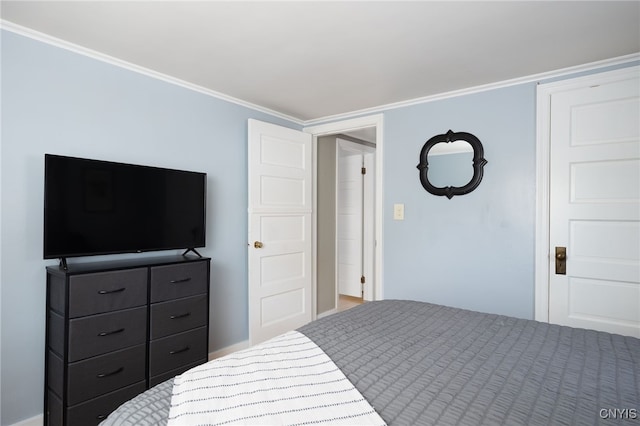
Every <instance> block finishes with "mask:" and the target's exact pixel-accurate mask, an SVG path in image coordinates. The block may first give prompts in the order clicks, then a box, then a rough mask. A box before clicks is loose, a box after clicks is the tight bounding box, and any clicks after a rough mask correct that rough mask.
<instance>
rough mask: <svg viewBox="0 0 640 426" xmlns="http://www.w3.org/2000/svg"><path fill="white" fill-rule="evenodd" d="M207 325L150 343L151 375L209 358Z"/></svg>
mask: <svg viewBox="0 0 640 426" xmlns="http://www.w3.org/2000/svg"><path fill="white" fill-rule="evenodd" d="M207 339H208V336H207V327H200V328H196V329H195V330H191V331H187V332H184V333H180V334H175V335H173V336H169V337H165V338H162V339H158V340H154V341H152V342H151V343H150V344H149V377H153V376H157V375H159V374H161V373H164V372H167V371H169V370H175V369H177V368H180V367H181V366H183V365H186V364H192V363H194V362H196V361H198V360H200V359H206V358H207V355H208V354H207Z"/></svg>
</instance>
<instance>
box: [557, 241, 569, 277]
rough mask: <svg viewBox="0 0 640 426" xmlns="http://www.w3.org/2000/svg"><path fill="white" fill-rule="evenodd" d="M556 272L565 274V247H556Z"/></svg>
mask: <svg viewBox="0 0 640 426" xmlns="http://www.w3.org/2000/svg"><path fill="white" fill-rule="evenodd" d="M556 274H557V275H566V274H567V248H566V247H556Z"/></svg>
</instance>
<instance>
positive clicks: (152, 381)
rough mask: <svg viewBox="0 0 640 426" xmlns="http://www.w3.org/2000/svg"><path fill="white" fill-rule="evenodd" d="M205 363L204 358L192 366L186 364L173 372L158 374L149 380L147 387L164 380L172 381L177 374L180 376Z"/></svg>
mask: <svg viewBox="0 0 640 426" xmlns="http://www.w3.org/2000/svg"><path fill="white" fill-rule="evenodd" d="M205 362H207V359H206V358H203V359H201V360H199V361H196V362H194V363H192V364H187V365H183V366H182V367H180V368H176V369H175V370H169V371H167V372H166V373H162V374H159V375H157V376H153V377H150V378H149V387H150V388H152V387H154V386H155V385H157V384H160V383H162V382H164V381H166V380H169V379H172V378H174V377H176V376H177V375H178V374H182V373H184V372H185V371H187V370H191V369H192V368H193V367H197V366H199V365H200V364H204V363H205Z"/></svg>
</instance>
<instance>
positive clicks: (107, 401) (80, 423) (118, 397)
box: [67, 380, 146, 426]
mask: <svg viewBox="0 0 640 426" xmlns="http://www.w3.org/2000/svg"><path fill="white" fill-rule="evenodd" d="M145 390H146V383H145V381H144V380H143V381H141V382H139V383H136V384H135V385H131V386H127V387H126V388H123V389H119V390H117V391H115V392H110V393H108V394H106V395H103V396H99V397H97V398H94V399H92V400H90V401H87V402H83V403H82V404H78V405H74V406H73V407H70V408H69V409H67V425H68V426H94V425H97V424H99V423H100V422H101V421H103V420H104V419H106V418H107V416H108V415H109V414H111V412H112V411H113V410H115V409H116V408H118V407H119V406H120V405H121V404H123V403H124V402H126V401H128V400H130V399H131V398H133V397H135V396H136V395H138V394H140V393H142V392H144V391H145Z"/></svg>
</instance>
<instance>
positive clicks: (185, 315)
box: [169, 312, 191, 320]
mask: <svg viewBox="0 0 640 426" xmlns="http://www.w3.org/2000/svg"><path fill="white" fill-rule="evenodd" d="M190 315H191V312H187V313H186V314H182V315H171V316H170V317H169V319H172V320H174V319H180V318H186V317H188V316H190Z"/></svg>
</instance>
